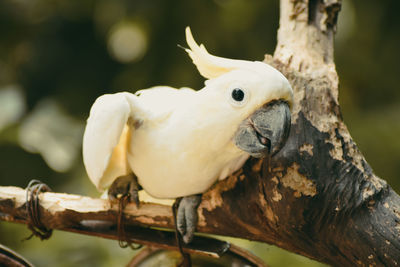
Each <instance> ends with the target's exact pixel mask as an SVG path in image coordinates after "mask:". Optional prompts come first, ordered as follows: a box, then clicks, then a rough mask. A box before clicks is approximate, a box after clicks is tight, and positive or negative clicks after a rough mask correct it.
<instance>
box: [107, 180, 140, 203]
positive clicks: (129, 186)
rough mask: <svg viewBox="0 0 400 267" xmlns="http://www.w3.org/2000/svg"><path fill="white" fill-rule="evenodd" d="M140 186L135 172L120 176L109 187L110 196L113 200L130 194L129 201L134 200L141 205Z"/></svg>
mask: <svg viewBox="0 0 400 267" xmlns="http://www.w3.org/2000/svg"><path fill="white" fill-rule="evenodd" d="M139 190H140V186H139V183H138V180H137V177H136V175H135V174H133V173H131V174H128V175H124V176H120V177H118V178H117V179H115V180H114V182H113V183H112V185H111V187H110V188H109V189H108V198H109V199H111V200H118V199H121V197H123V196H129V202H134V203H135V204H136V207H139V203H140V201H139Z"/></svg>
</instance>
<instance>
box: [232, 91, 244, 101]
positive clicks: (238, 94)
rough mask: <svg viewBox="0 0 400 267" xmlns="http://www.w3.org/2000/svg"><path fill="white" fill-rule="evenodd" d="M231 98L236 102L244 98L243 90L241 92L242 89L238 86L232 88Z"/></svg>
mask: <svg viewBox="0 0 400 267" xmlns="http://www.w3.org/2000/svg"><path fill="white" fill-rule="evenodd" d="M232 98H233V99H234V100H235V101H238V102H240V101H242V100H243V99H244V92H243V90H242V89H240V88H235V89H233V90H232Z"/></svg>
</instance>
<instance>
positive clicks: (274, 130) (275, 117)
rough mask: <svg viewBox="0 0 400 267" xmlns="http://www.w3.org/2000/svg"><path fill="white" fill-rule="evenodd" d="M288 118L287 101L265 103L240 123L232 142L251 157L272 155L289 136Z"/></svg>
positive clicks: (289, 117)
mask: <svg viewBox="0 0 400 267" xmlns="http://www.w3.org/2000/svg"><path fill="white" fill-rule="evenodd" d="M290 119H291V116H290V108H289V105H288V103H287V102H285V101H281V100H278V101H273V102H270V103H267V104H265V105H263V106H262V107H261V108H259V109H257V110H256V111H255V112H254V113H253V114H252V115H250V117H249V118H247V119H246V120H244V121H243V122H242V123H241V124H240V126H239V129H238V130H237V132H236V134H235V136H234V143H235V145H236V146H237V147H238V148H240V149H241V150H243V151H246V152H247V153H249V154H250V155H251V156H253V157H263V156H268V155H269V156H273V155H274V154H276V153H277V152H279V150H281V148H282V147H283V146H284V144H285V142H286V140H287V138H288V136H289V132H290Z"/></svg>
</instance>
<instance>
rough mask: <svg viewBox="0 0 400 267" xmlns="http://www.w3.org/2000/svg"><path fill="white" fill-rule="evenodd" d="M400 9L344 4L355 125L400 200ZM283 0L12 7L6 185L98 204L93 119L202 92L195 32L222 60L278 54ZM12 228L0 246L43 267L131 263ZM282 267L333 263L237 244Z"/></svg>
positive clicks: (343, 90) (2, 135)
mask: <svg viewBox="0 0 400 267" xmlns="http://www.w3.org/2000/svg"><path fill="white" fill-rule="evenodd" d="M399 7H400V2H399V1H397V0H386V1H372V0H344V1H343V7H342V12H341V13H340V15H339V26H338V33H337V36H336V46H335V57H336V63H337V70H338V73H339V77H340V103H341V107H342V111H343V116H344V120H345V121H346V123H347V126H348V128H349V130H350V132H351V134H352V136H353V138H354V139H355V141H356V142H357V144H358V145H359V148H360V149H361V150H362V152H363V153H364V154H365V156H366V158H367V160H368V162H369V163H370V164H371V165H372V167H373V169H374V171H375V172H376V173H377V174H378V175H379V176H380V177H382V178H384V179H386V180H387V181H388V182H389V184H391V186H392V187H393V188H394V189H395V190H396V191H397V192H400V180H399V177H400V164H399V163H400V138H399V136H400V88H399V84H400V68H399V62H400V52H399V48H400V31H399V29H400V16H398V10H399ZM278 15H279V3H278V1H277V0H274V1H272V0H268V1H267V0H192V1H185V0H180V1H178V0H176V1H162V0H98V1H94V0H81V1H79V0H1V1H0V185H14V186H21V187H25V186H26V185H27V184H28V182H29V181H30V180H31V179H34V178H36V179H40V180H42V181H44V182H45V183H47V184H48V185H50V187H51V188H52V189H53V190H54V191H57V192H67V193H74V194H84V195H90V196H98V193H97V192H96V191H95V188H94V186H93V185H91V184H90V182H89V180H88V178H87V176H86V174H85V171H84V168H83V165H82V157H81V140H82V133H83V129H84V123H85V119H86V118H87V116H88V112H89V109H90V106H91V104H92V103H93V101H94V100H95V99H96V98H97V97H98V96H100V95H101V94H104V93H114V92H118V91H124V90H126V91H131V92H134V91H136V90H138V89H143V88H148V87H151V86H154V85H171V86H175V87H182V86H190V87H193V88H201V87H202V85H203V82H204V81H203V79H202V77H201V76H200V75H199V74H198V73H197V71H196V69H195V67H194V65H193V64H192V63H191V60H190V59H189V57H188V56H187V55H186V53H185V52H184V51H183V50H182V49H180V48H179V47H178V46H177V44H180V45H185V41H184V28H185V26H187V25H190V26H191V28H192V31H193V34H194V36H195V38H196V40H198V41H199V42H203V43H205V44H206V47H207V48H208V50H209V51H210V52H212V53H213V54H216V55H219V56H224V57H230V58H240V59H248V60H262V59H263V57H264V54H265V53H269V54H271V53H273V51H274V47H275V44H276V30H277V28H278ZM28 235H29V231H28V230H27V229H26V227H25V226H22V225H14V224H10V223H5V222H0V243H1V244H3V245H6V246H9V247H10V248H12V249H14V250H16V251H18V252H19V253H21V254H22V255H24V256H25V257H26V258H28V259H29V260H30V261H32V262H33V263H34V264H36V265H37V266H123V265H125V264H126V263H127V262H128V261H129V259H130V258H131V257H132V255H133V253H134V252H132V251H131V250H129V249H121V248H119V247H118V244H117V242H115V241H108V240H103V239H99V238H92V237H85V236H81V235H77V234H70V233H64V232H59V231H57V232H55V233H54V234H53V237H52V238H51V239H50V240H49V241H43V242H41V241H39V240H38V239H35V238H34V239H32V240H29V241H25V242H21V239H23V238H24V237H27V236H28ZM235 242H238V243H239V244H240V245H241V246H245V247H247V248H248V249H250V250H251V251H253V252H254V253H256V254H257V255H259V256H260V257H262V258H263V259H264V260H265V261H266V262H267V263H268V264H270V265H271V266H322V265H321V264H319V263H316V262H312V261H310V260H308V259H305V258H303V257H300V256H297V255H294V254H291V253H288V252H285V251H283V250H281V249H278V248H276V247H273V246H268V245H265V244H259V243H256V242H247V241H240V240H235Z"/></svg>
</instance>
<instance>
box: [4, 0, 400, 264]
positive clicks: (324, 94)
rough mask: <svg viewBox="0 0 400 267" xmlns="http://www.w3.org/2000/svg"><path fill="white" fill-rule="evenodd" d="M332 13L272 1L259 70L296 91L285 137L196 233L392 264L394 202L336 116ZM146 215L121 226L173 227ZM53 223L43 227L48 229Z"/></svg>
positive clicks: (210, 205) (296, 1)
mask: <svg viewBox="0 0 400 267" xmlns="http://www.w3.org/2000/svg"><path fill="white" fill-rule="evenodd" d="M340 6H341V3H340V0H302V1H301V0H281V18H280V28H279V32H278V45H277V48H276V51H275V53H274V55H273V56H267V57H266V61H267V62H269V63H270V64H272V65H274V66H275V67H276V68H278V69H279V70H281V71H282V72H283V73H284V74H285V75H286V77H287V78H288V79H289V80H290V82H291V84H292V87H293V89H294V92H295V102H294V105H293V114H292V116H293V117H292V128H291V134H290V137H289V139H288V142H287V143H286V145H285V147H284V148H283V149H282V151H281V152H279V154H277V155H276V156H275V157H274V158H272V159H271V160H256V159H250V160H249V161H248V162H247V163H246V164H245V166H244V167H243V168H242V169H241V170H240V171H238V172H236V173H235V174H233V175H231V176H230V177H229V178H227V179H226V180H224V181H221V182H220V183H218V184H216V185H215V186H214V187H213V188H212V189H211V190H210V191H209V192H207V193H206V194H204V195H203V200H202V203H201V204H200V206H199V209H198V212H199V225H198V230H199V232H205V233H213V234H220V235H228V236H236V237H241V238H246V239H251V240H258V241H262V242H267V243H270V244H275V245H277V246H280V247H282V248H285V249H287V250H289V251H293V252H296V253H299V254H302V255H305V256H307V257H310V258H313V259H316V260H318V261H321V262H325V263H328V264H331V265H337V266H354V265H362V266H367V265H371V266H374V265H375V266H396V265H398V263H399V262H400V197H399V196H398V195H397V194H396V193H395V192H394V191H393V190H392V189H391V187H390V186H389V185H387V184H386V182H385V181H383V180H381V179H380V178H378V177H377V176H375V174H374V173H373V172H372V169H371V167H370V166H369V165H368V163H367V162H366V161H365V159H364V157H363V156H362V154H361V153H360V151H359V150H358V149H357V146H356V144H355V143H354V141H353V140H352V138H351V136H350V134H349V132H348V130H347V128H346V126H345V124H344V123H343V120H342V116H341V111H340V106H339V103H338V77H337V73H336V70H335V65H334V59H333V37H334V32H335V27H336V21H337V15H338V12H339V10H340ZM50 194H51V193H45V194H43V198H45V196H50ZM6 201H10V200H5V199H4V198H2V197H1V198H0V212H3V213H8V214H10V212H11V211H12V210H15V207H17V206H15V207H14V208H11V211H10V205H11V202H8V204H9V208H8V210H7V209H4V208H3V206H4V203H6ZM102 203H103V202H102ZM20 204H21V203H20ZM43 205H44V204H43ZM96 205H99V206H101V205H105V204H104V203H103V204H96ZM11 206H12V205H11ZM44 207H45V208H47V209H48V210H49V211H50V210H51V208H52V207H53V206H51V205H50V206H44ZM149 207H150V206H146V205H144V206H143V207H142V208H140V209H139V210H135V209H134V208H132V207H130V206H128V209H127V210H126V216H127V220H128V221H129V222H131V223H136V224H140V225H146V226H161V227H169V228H171V227H172V222H173V220H172V218H171V212H170V207H168V206H160V205H151V207H153V208H154V210H152V211H149V212H150V213H149V214H148V215H143V214H142V213H141V212H143V213H146V212H147V211H148V208H149ZM103 208H104V210H102V211H93V212H92V211H91V212H89V213H85V214H86V215H85V216H87V218H91V219H104V218H106V217H107V216H109V217H107V218H108V219H110V218H111V217H113V216H114V219H115V214H114V215H112V214H113V212H114V213H115V208H114V209H111V211H109V208H110V206H103ZM63 212H67V214H69V213H71V212H73V211H71V210H70V209H68V208H67V209H65V211H63ZM81 212H82V211H78V212H77V213H76V214H78V213H81ZM110 214H111V215H110ZM140 214H141V215H140ZM146 214H147V213H146ZM25 215H26V214H25ZM25 215H24V214H23V211H22V210H21V214H20V215H19V216H21V218H23V217H24V216H25ZM54 215H55V214H51V212H50V213H49V214H47V215H45V216H44V221H45V224H46V225H48V226H49V227H54V228H57V227H55V226H56V223H54V221H52V218H53V217H52V216H54ZM10 216H11V217H13V216H14V215H10ZM102 216H105V217H102ZM6 217H7V216H3V218H6ZM11 217H9V218H11ZM60 220H61V221H64V220H67V218H66V217H62V218H61V219H60ZM60 228H62V227H59V228H58V229H60Z"/></svg>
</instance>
